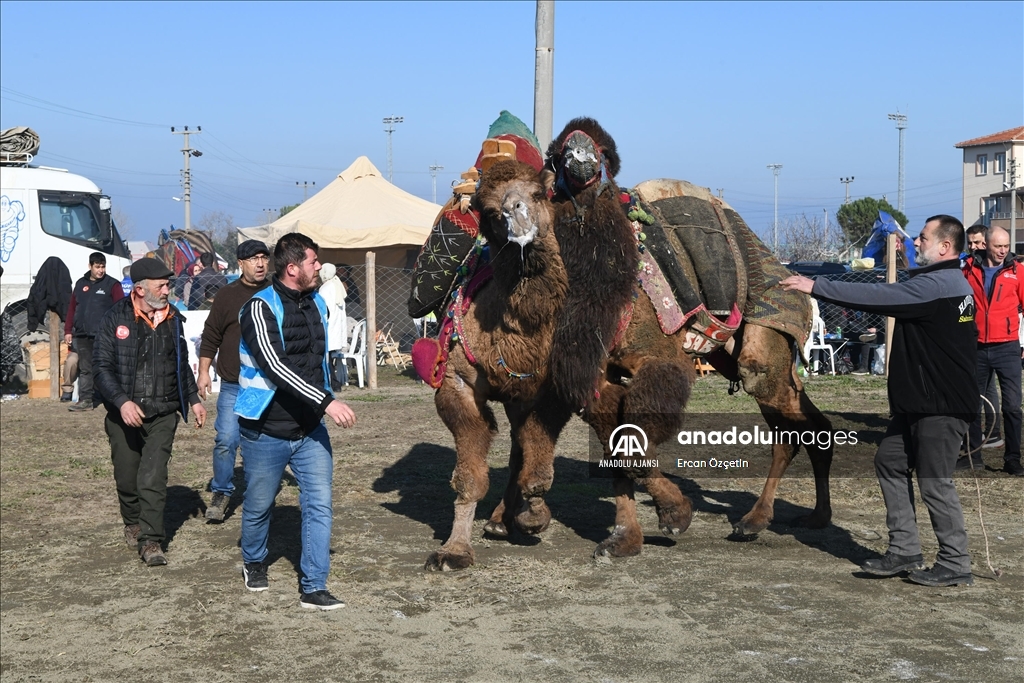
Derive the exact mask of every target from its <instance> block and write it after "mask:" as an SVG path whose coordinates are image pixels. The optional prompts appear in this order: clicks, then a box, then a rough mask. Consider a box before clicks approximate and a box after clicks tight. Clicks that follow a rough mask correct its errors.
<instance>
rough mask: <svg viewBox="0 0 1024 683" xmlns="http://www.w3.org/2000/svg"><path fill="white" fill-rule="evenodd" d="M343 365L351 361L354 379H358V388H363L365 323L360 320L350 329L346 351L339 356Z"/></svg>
mask: <svg viewBox="0 0 1024 683" xmlns="http://www.w3.org/2000/svg"><path fill="white" fill-rule="evenodd" d="M341 357H342V360H343V362H344V363H345V365H346V366H347V365H348V362H349V361H353V362H354V363H355V366H356V377H358V379H359V388H360V389H362V388H363V384H364V383H365V382H364V376H365V374H366V321H365V320H360V321H359V322H357V323H356V324H355V325H354V326H353V327H352V339H350V340H349V343H348V349H347V350H346V351H345V352H344V353H342V354H341Z"/></svg>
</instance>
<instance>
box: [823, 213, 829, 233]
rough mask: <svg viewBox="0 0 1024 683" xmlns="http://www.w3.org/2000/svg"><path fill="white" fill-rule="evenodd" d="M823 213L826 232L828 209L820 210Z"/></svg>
mask: <svg viewBox="0 0 1024 683" xmlns="http://www.w3.org/2000/svg"><path fill="white" fill-rule="evenodd" d="M822 211H824V212H825V230H826V231H827V230H828V209H822Z"/></svg>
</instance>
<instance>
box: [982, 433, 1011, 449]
mask: <svg viewBox="0 0 1024 683" xmlns="http://www.w3.org/2000/svg"><path fill="white" fill-rule="evenodd" d="M1005 445H1006V441H1004V440H1003V437H1001V436H990V437H989V438H988V441H986V442H985V443H983V444H981V447H982V448H1002V447H1003V446H1005Z"/></svg>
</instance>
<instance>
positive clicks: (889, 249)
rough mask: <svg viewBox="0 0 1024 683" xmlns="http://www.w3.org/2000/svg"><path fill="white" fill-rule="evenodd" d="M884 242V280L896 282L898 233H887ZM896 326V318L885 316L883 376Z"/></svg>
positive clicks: (886, 373)
mask: <svg viewBox="0 0 1024 683" xmlns="http://www.w3.org/2000/svg"><path fill="white" fill-rule="evenodd" d="M885 239H886V244H885V281H886V282H888V283H890V284H891V283H893V282H896V244H897V240H899V235H897V234H896V233H894V232H893V233H889V236H888V237H887V238H885ZM895 328H896V319H895V318H890V317H888V316H887V317H886V318H885V376H886V378H888V377H889V358H890V357H891V356H892V333H893V330H894V329H895Z"/></svg>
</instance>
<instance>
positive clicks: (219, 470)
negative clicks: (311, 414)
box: [197, 240, 270, 524]
mask: <svg viewBox="0 0 1024 683" xmlns="http://www.w3.org/2000/svg"><path fill="white" fill-rule="evenodd" d="M235 256H237V258H238V267H239V269H240V270H241V272H242V274H241V276H240V277H239V278H238V280H236V281H235V282H232V283H231V284H229V285H226V286H224V287H222V288H220V289H219V290H218V291H217V294H216V295H215V296H214V297H213V306H212V307H211V308H210V317H208V318H207V319H206V326H205V327H204V328H203V341H202V344H201V346H200V349H199V377H198V378H197V382H198V385H199V395H200V396H201V397H202V398H206V397H207V396H208V395H209V393H210V388H211V387H212V386H213V382H212V381H211V379H210V368H211V366H212V365H213V363H214V360H216V362H217V374H218V375H219V376H220V394H219V395H218V396H217V420H216V421H215V422H214V423H213V427H214V429H215V430H216V432H217V434H216V437H215V438H214V441H213V478H212V479H211V480H210V491H211V492H212V493H213V496H212V498H211V499H210V504H209V505H208V506H207V507H206V519H207V522H208V523H214V524H218V523H220V522H223V521H224V513H225V511H226V510H227V507H228V502H229V501H230V500H231V494H232V493H234V491H235V485H234V483H233V481H232V479H233V478H234V476H235V455H236V454H237V453H238V416H237V415H235V411H234V409H235V399H236V398H237V397H238V370H239V360H238V342H239V340H240V339H241V335H242V333H241V331H240V328H239V327H238V312H239V311H240V310H242V305H243V304H244V303H245V302H246V301H248V300H249V299H251V298H252V295H253V294H255V293H256V292H258V291H260V290H261V289H264V288H265V287H267V285H269V284H270V280H268V279H267V272H268V270H269V266H270V251H269V250H268V249H267V245H266V244H264V243H263V242H260V241H259V240H247V241H245V242H242V243H241V244H239V245H238V249H237V250H236V251H235Z"/></svg>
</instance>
